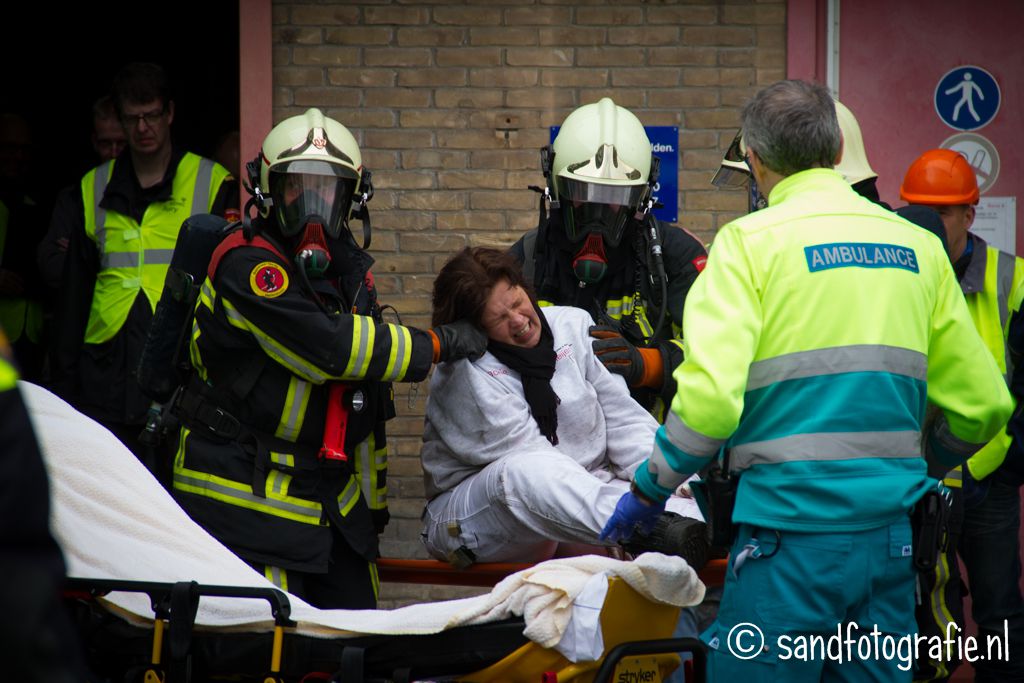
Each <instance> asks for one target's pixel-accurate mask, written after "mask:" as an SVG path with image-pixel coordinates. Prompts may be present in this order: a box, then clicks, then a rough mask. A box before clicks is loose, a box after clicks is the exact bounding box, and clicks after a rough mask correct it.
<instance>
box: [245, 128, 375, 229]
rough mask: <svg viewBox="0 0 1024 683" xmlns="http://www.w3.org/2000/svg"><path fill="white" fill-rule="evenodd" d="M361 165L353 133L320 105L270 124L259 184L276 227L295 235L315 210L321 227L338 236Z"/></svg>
mask: <svg viewBox="0 0 1024 683" xmlns="http://www.w3.org/2000/svg"><path fill="white" fill-rule="evenodd" d="M362 166H363V159H362V155H361V154H360V152H359V145H358V144H357V143H356V139H355V138H354V137H353V136H352V133H350V132H349V131H348V129H347V128H345V126H343V125H341V124H340V123H338V122H337V121H335V120H334V119H331V118H328V117H326V116H324V115H323V112H321V111H320V110H319V109H307V110H306V113H305V114H300V115H299V116H292V117H290V118H287V119H285V120H284V121H282V122H281V123H279V124H277V125H276V126H274V128H273V129H272V130H271V131H270V133H268V134H267V137H266V139H265V140H264V141H263V148H262V150H261V151H260V187H261V189H262V190H263V191H264V193H268V194H269V195H270V197H271V198H272V199H273V207H272V208H273V210H274V213H275V216H276V218H277V223H278V227H279V229H280V230H281V232H282V233H283V234H284V235H294V234H295V233H297V232H298V231H299V230H300V229H302V227H303V226H304V225H305V223H306V221H307V220H308V218H309V217H311V216H318V217H320V218H322V219H323V227H324V231H325V232H326V233H327V234H328V235H330V236H331V237H338V235H340V234H341V229H342V227H343V226H344V225H346V224H347V222H348V219H349V216H350V214H351V212H352V206H353V199H354V198H355V197H357V196H358V193H359V191H360V180H361V178H362V173H363V168H362ZM270 208H271V207H265V208H264V209H263V210H262V211H261V214H262V215H263V216H264V217H266V216H268V215H269V213H270Z"/></svg>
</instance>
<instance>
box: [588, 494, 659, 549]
mask: <svg viewBox="0 0 1024 683" xmlns="http://www.w3.org/2000/svg"><path fill="white" fill-rule="evenodd" d="M664 509H665V503H664V502H661V503H655V502H653V501H650V500H648V499H647V498H641V496H639V495H637V494H636V493H634V492H633V491H626V492H625V493H624V494H622V497H621V498H619V502H618V503H616V504H615V512H613V513H612V516H611V517H610V518H609V519H608V523H607V524H605V525H604V529H602V530H601V540H602V541H621V540H624V539H627V538H629V537H630V536H632V535H633V532H634V530H638V531H640V533H642V534H649V533H651V531H652V530H653V529H654V523H655V522H656V521H658V515H660V514H661V513H662V511H664Z"/></svg>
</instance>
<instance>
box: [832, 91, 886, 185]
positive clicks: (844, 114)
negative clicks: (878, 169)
mask: <svg viewBox="0 0 1024 683" xmlns="http://www.w3.org/2000/svg"><path fill="white" fill-rule="evenodd" d="M836 118H838V119H839V130H841V131H842V132H843V156H842V158H841V159H840V160H839V163H838V164H836V170H837V171H839V172H840V173H841V174H842V175H843V178H845V179H846V182H848V183H849V184H851V185H855V184H857V183H859V182H861V181H862V180H867V179H868V178H877V177H878V174H877V173H875V172H874V171H873V170H871V165H870V164H869V163H868V155H867V152H865V151H864V140H863V139H862V138H861V135H860V124H858V123H857V117H855V116H854V115H853V112H852V111H850V110H849V108H847V106H846V105H845V104H843V103H842V102H840V101H839V100H836Z"/></svg>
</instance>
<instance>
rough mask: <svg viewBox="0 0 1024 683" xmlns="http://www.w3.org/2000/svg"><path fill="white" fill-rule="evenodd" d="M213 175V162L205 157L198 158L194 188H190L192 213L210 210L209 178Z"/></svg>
mask: <svg viewBox="0 0 1024 683" xmlns="http://www.w3.org/2000/svg"><path fill="white" fill-rule="evenodd" d="M212 176H213V162H212V161H211V160H209V159H207V158H205V157H200V159H199V171H198V172H197V174H196V185H195V189H194V190H192V215H193V216H194V215H196V214H197V213H208V212H209V211H210V208H209V207H210V178H211V177H212Z"/></svg>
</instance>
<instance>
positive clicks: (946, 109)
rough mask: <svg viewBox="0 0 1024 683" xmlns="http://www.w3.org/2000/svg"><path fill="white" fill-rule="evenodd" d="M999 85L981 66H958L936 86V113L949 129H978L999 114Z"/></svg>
mask: <svg viewBox="0 0 1024 683" xmlns="http://www.w3.org/2000/svg"><path fill="white" fill-rule="evenodd" d="M999 100H1000V92H999V84H998V83H997V82H996V79H995V78H994V77H993V76H992V74H990V73H989V72H988V71H985V70H984V69H982V68H981V67H980V66H958V67H957V68H955V69H951V70H950V71H947V72H946V74H945V75H944V76H943V77H942V78H941V79H939V84H938V85H937V86H935V111H936V113H938V115H939V118H940V119H942V121H943V123H945V124H946V125H947V126H949V127H950V128H954V129H956V130H977V129H979V128H984V127H985V126H987V125H988V124H989V123H990V122H991V121H992V119H994V118H995V117H996V112H998V111H999Z"/></svg>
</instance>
